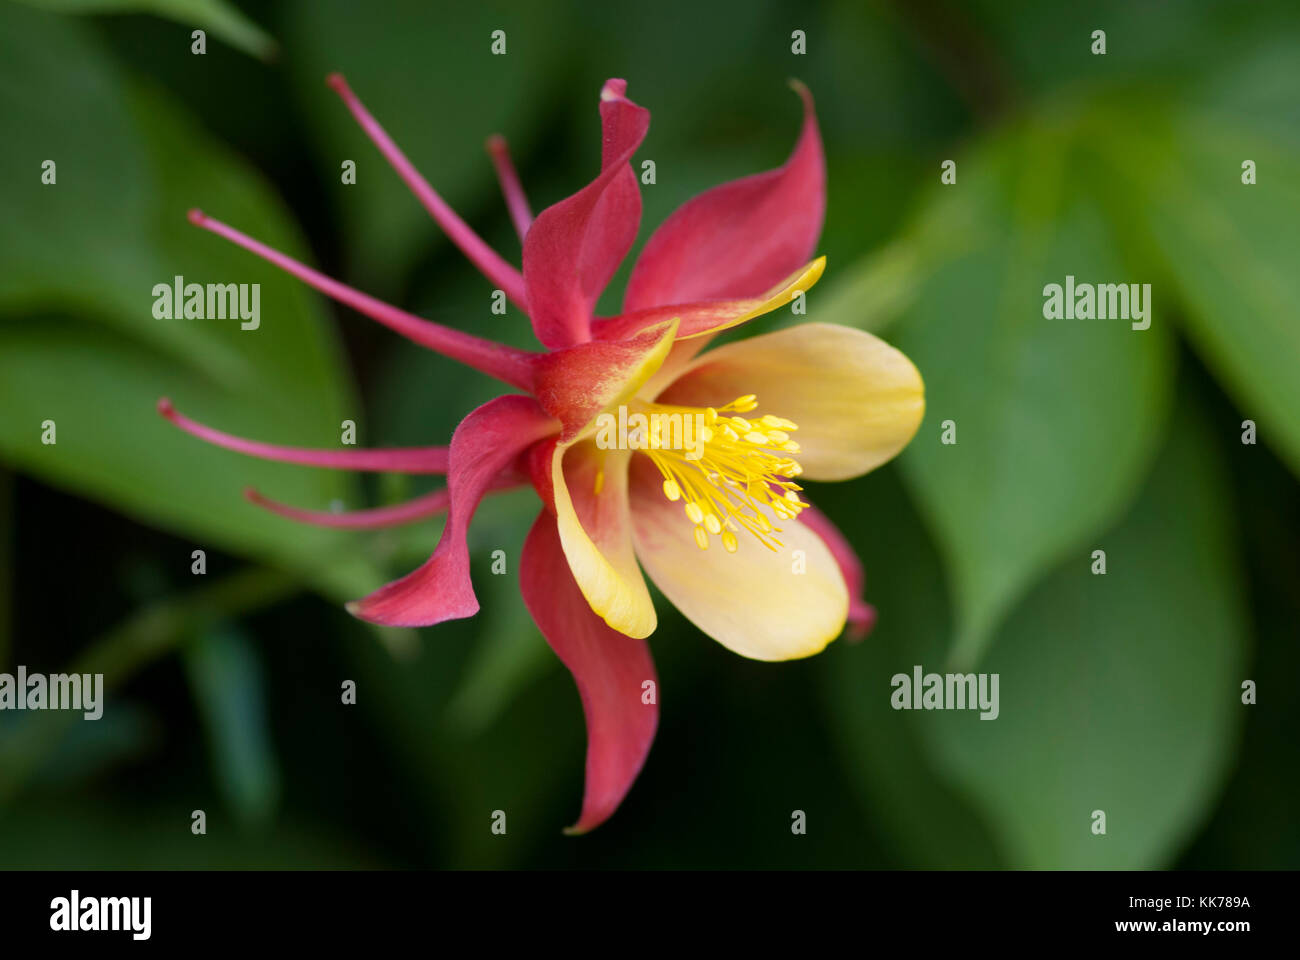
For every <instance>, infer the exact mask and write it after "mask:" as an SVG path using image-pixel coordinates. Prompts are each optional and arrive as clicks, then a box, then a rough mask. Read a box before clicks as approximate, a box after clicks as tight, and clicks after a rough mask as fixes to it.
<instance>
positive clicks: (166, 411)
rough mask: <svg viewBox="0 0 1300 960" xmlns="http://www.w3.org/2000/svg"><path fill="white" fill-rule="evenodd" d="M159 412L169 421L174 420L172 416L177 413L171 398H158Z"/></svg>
mask: <svg viewBox="0 0 1300 960" xmlns="http://www.w3.org/2000/svg"><path fill="white" fill-rule="evenodd" d="M158 412H159V413H160V414H162V415H163V416H164V417H166V418H167V419H169V420H170V419H171V418H172V415H173V414H175V413H176V408H175V407H174V406H172V400H171V397H159V398H158Z"/></svg>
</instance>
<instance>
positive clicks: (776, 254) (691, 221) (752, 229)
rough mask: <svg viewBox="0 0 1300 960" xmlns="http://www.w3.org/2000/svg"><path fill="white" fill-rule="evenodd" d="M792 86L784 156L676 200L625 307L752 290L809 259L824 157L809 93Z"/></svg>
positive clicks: (818, 221) (635, 275) (821, 201)
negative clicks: (796, 126) (791, 143)
mask: <svg viewBox="0 0 1300 960" xmlns="http://www.w3.org/2000/svg"><path fill="white" fill-rule="evenodd" d="M795 89H796V91H797V92H798V93H799V95H800V96H801V97H802V98H803V102H804V122H803V132H802V133H801V134H800V136H799V142H798V143H797V144H796V145H795V148H794V152H793V153H792V154H791V155H790V159H789V160H787V161H786V163H785V165H784V166H782V167H779V168H777V169H776V170H769V171H767V172H766V173H759V174H755V175H753V176H750V177H745V178H744V179H742V180H734V181H732V182H731V183H725V184H723V185H722V186H719V187H714V188H713V189H712V190H707V191H705V192H704V193H702V194H700V195H699V196H697V197H695V198H693V199H691V200H689V201H687V202H686V203H685V204H684V205H683V206H681V207H679V208H678V209H677V211H676V212H675V213H673V215H672V216H670V217H669V218H668V219H667V220H665V221H664V223H663V225H662V226H660V227H659V229H658V230H656V231H655V232H654V234H653V235H652V236H651V237H650V239H649V240H648V241H646V245H645V248H644V249H643V250H642V251H641V256H640V257H639V258H638V259H637V262H636V266H635V267H634V268H633V270H632V276H631V278H630V279H629V280H628V285H627V294H626V296H625V297H624V299H623V309H624V311H633V310H644V309H646V308H648V307H658V306H662V305H664V304H669V303H690V302H693V301H698V300H739V299H745V298H749V297H755V296H758V295H759V294H761V293H762V292H763V291H765V290H768V289H769V288H771V287H773V286H775V285H776V284H778V283H780V282H781V281H782V280H783V279H784V278H786V277H788V276H789V275H790V274H792V273H794V271H796V270H798V269H799V268H800V267H801V266H803V265H804V264H805V263H807V262H808V261H809V259H811V257H812V253H813V248H814V245H815V244H816V242H817V237H818V236H819V235H820V234H821V229H822V220H823V218H824V216H825V213H826V163H825V159H824V158H823V156H822V142H821V135H820V134H819V133H818V131H817V117H816V115H815V113H814V111H813V101H812V94H811V93H809V92H808V89H807V88H806V87H804V86H803V85H802V84H797V85H796V86H795Z"/></svg>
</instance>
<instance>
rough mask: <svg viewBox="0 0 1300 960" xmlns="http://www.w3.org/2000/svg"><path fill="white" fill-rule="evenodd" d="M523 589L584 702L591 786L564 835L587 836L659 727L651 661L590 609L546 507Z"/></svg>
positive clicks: (526, 559)
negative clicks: (571, 824)
mask: <svg viewBox="0 0 1300 960" xmlns="http://www.w3.org/2000/svg"><path fill="white" fill-rule="evenodd" d="M519 585H520V589H521V590H522V592H523V597H524V603H525V605H526V606H527V607H528V612H529V613H531V614H532V616H533V620H534V621H535V622H536V623H537V626H538V628H539V629H540V630H541V631H542V635H543V636H544V637H546V641H547V643H549V644H550V645H551V649H552V650H554V651H555V653H556V655H557V656H558V657H559V658H560V660H561V661H562V662H563V663H564V665H565V666H566V667H568V668H569V671H570V672H571V673H572V674H573V679H574V682H575V683H576V684H577V685H578V694H579V695H580V696H581V697H582V711H583V713H584V714H585V716H586V718H587V782H586V788H585V790H584V791H583V798H582V814H581V815H580V816H579V817H578V822H577V823H576V824H574V825H573V826H572V827H570V828H569V829H568V831H566V832H568V833H586V832H587V831H588V830H591V829H594V828H595V827H598V826H600V824H602V823H604V822H605V820H607V819H608V818H609V817H610V815H611V814H612V813H613V812H614V811H615V810H616V809H618V805H619V804H620V803H622V802H623V798H624V797H625V796H626V795H627V792H628V790H629V789H631V787H632V783H633V781H634V780H636V777H637V774H638V773H640V772H641V767H642V765H643V764H644V763H645V759H646V755H647V754H648V753H649V752H650V744H651V742H652V741H653V740H654V735H655V728H656V727H657V726H658V723H659V706H658V685H659V682H658V679H657V677H656V675H655V668H654V662H653V660H652V659H651V657H650V649H649V647H648V646H647V645H646V642H645V641H644V640H634V639H633V638H631V637H627V636H624V635H623V634H621V633H618V632H617V631H615V630H611V629H610V628H609V627H607V626H606V625H605V624H604V623H603V622H602V621H601V619H600V618H599V617H598V616H596V615H595V614H594V613H593V612H592V611H591V607H589V606H588V605H587V601H586V600H585V599H584V598H583V596H582V593H581V592H580V591H579V590H578V585H577V584H576V583H575V582H574V580H573V575H572V574H571V573H570V572H569V565H568V562H567V561H566V560H565V556H564V550H563V549H562V548H561V546H560V537H559V534H558V533H557V531H556V526H555V517H554V516H553V515H551V514H550V513H548V512H547V511H545V510H543V511H542V513H541V514H540V515H539V516H538V518H537V521H536V522H535V523H534V524H533V528H532V530H530V531H529V533H528V539H527V540H526V541H524V552H523V557H522V558H521V560H520V564H519ZM647 701H648V702H647Z"/></svg>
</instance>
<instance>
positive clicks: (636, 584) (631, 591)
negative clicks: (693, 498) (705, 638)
mask: <svg viewBox="0 0 1300 960" xmlns="http://www.w3.org/2000/svg"><path fill="white" fill-rule="evenodd" d="M630 456H631V453H630V452H629V451H627V450H600V449H597V448H596V445H595V444H594V443H591V442H590V441H587V442H583V443H578V444H575V445H573V446H569V447H566V446H565V445H563V444H556V447H555V453H554V455H553V457H552V460H551V480H552V483H553V484H554V487H555V516H556V520H557V526H558V528H559V531H560V544H561V546H563V547H564V555H565V557H566V558H567V559H568V561H569V569H570V570H572V571H573V578H574V580H576V581H577V584H578V589H580V590H581V591H582V595H583V596H584V597H586V598H587V603H589V604H590V605H591V609H592V610H594V611H595V612H596V614H597V616H599V617H600V618H601V619H602V620H604V621H605V623H607V624H608V625H609V626H610V627H611V628H612V629H614V630H617V631H619V632H620V633H625V634H627V635H628V636H629V637H637V638H641V637H648V636H649V635H650V634H651V633H653V632H654V629H655V625H656V622H657V621H656V618H655V609H654V604H653V603H652V602H651V600H650V592H649V591H648V590H647V589H646V585H645V579H644V578H643V577H642V576H641V570H640V568H638V567H637V563H636V556H635V554H634V553H633V549H632V525H631V520H630V517H629V510H628V491H627V483H628V470H627V468H628V459H629V457H630ZM598 477H599V478H600V479H599V490H600V492H599V494H597V493H596V490H597V483H598V481H597V478H598Z"/></svg>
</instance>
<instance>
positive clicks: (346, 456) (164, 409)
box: [158, 397, 448, 473]
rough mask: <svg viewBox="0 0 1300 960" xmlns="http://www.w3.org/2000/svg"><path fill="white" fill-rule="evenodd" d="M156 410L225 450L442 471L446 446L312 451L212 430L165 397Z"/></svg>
mask: <svg viewBox="0 0 1300 960" xmlns="http://www.w3.org/2000/svg"><path fill="white" fill-rule="evenodd" d="M158 412H159V413H160V414H162V416H163V417H164V418H165V419H167V420H169V421H171V422H172V423H174V424H175V425H176V426H178V427H180V428H181V429H182V430H184V431H185V432H186V433H188V434H190V435H192V436H195V437H198V438H199V439H200V440H206V441H207V442H208V443H211V444H214V445H215V446H218V447H225V448H226V449H227V450H235V451H237V452H239V453H245V454H248V456H250V457H261V458H262V459H263V460H277V461H279V462H280V463H301V464H304V465H306V466H309V467H332V468H334V469H336V470H374V471H392V472H393V473H446V472H447V456H448V448H447V447H391V448H389V449H387V450H314V449H311V448H308V447H282V446H279V445H278V444H273V443H261V442H260V441H257V440H246V439H244V438H243V437H237V436H235V435H234V434H233V433H225V432H224V431H221V430H217V429H214V428H213V427H209V426H207V425H206V424H202V423H199V422H198V421H197V420H191V419H190V418H189V417H187V416H185V415H184V414H183V413H181V412H179V411H178V410H177V409H176V408H175V407H173V406H172V402H171V401H170V400H169V399H167V398H166V397H161V398H160V399H159V400H158Z"/></svg>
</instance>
